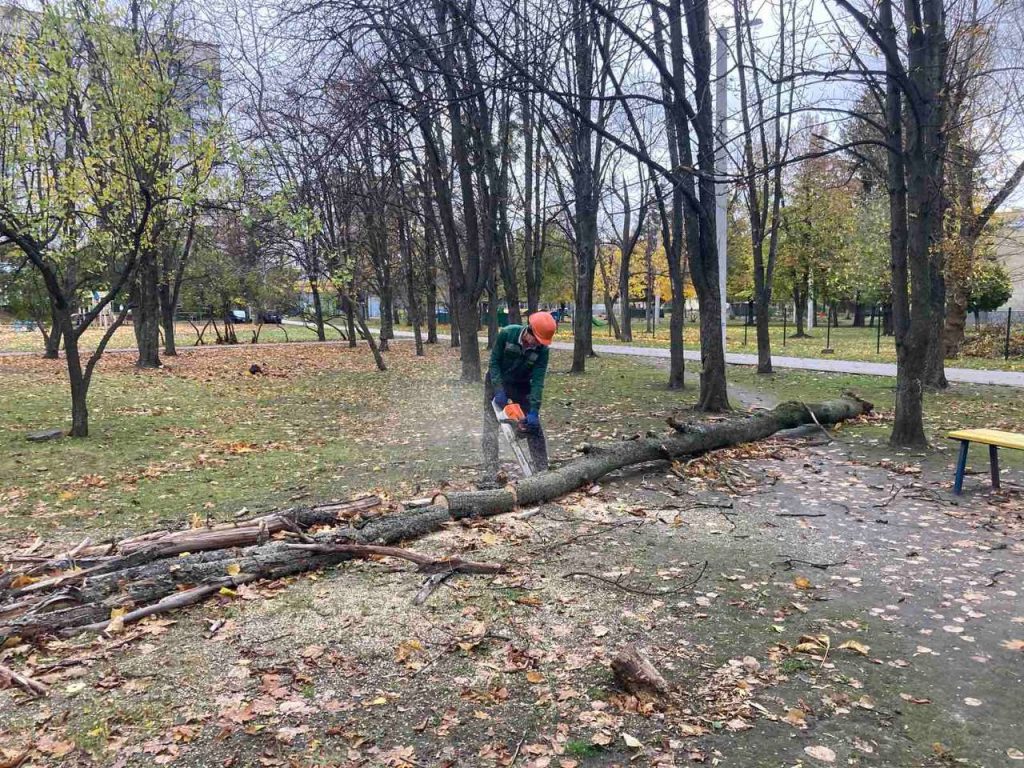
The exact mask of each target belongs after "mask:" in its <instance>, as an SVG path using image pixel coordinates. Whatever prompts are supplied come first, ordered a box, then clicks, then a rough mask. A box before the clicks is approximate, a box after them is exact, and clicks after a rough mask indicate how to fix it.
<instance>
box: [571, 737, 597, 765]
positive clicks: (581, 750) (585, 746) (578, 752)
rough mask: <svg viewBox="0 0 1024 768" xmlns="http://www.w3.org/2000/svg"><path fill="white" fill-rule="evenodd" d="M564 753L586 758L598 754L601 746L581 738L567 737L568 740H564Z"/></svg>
mask: <svg viewBox="0 0 1024 768" xmlns="http://www.w3.org/2000/svg"><path fill="white" fill-rule="evenodd" d="M565 753H566V754H567V755H572V756H573V757H577V758H579V759H580V760H586V759H587V758H590V757H597V756H598V755H600V754H601V748H600V747H599V746H597V745H596V744H591V743H590V742H589V741H584V740H583V739H569V741H567V742H565Z"/></svg>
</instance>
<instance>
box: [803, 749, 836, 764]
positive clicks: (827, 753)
mask: <svg viewBox="0 0 1024 768" xmlns="http://www.w3.org/2000/svg"><path fill="white" fill-rule="evenodd" d="M804 752H806V753H807V754H808V755H810V756H811V757H813V758H814V759H815V760H821V762H823V763H834V762H835V761H836V753H835V752H833V751H832V750H831V749H829V748H828V747H823V746H821V745H815V746H813V747H804Z"/></svg>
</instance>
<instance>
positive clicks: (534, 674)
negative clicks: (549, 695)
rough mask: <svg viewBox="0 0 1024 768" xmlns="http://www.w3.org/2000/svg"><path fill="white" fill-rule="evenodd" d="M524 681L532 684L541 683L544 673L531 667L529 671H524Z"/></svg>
mask: <svg viewBox="0 0 1024 768" xmlns="http://www.w3.org/2000/svg"><path fill="white" fill-rule="evenodd" d="M526 681H527V682H529V683H533V684H534V685H536V684H537V683H543V682H544V675H542V674H541V673H540V672H538V671H537V670H535V669H531V670H530V671H529V672H527V673H526Z"/></svg>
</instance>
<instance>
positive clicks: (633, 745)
mask: <svg viewBox="0 0 1024 768" xmlns="http://www.w3.org/2000/svg"><path fill="white" fill-rule="evenodd" d="M622 740H623V741H624V742H626V746H627V747H629V748H630V749H643V748H644V745H643V744H641V743H640V740H639V739H638V738H636V737H635V736H631V735H630V734H628V733H626V732H625V731H623V732H622Z"/></svg>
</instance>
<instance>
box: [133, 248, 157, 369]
mask: <svg viewBox="0 0 1024 768" xmlns="http://www.w3.org/2000/svg"><path fill="white" fill-rule="evenodd" d="M159 273H160V270H159V265H158V264H157V254H156V249H155V247H153V246H150V247H147V248H144V249H143V251H142V253H141V254H140V257H139V266H138V270H137V274H136V278H135V290H134V297H135V301H134V305H135V306H134V307H133V308H132V326H133V327H134V330H135V342H136V345H137V346H138V349H139V357H138V359H137V360H136V362H135V365H136V366H137V367H138V368H159V367H160V297H159V294H158V291H157V283H158V281H159V277H160V274H159Z"/></svg>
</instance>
